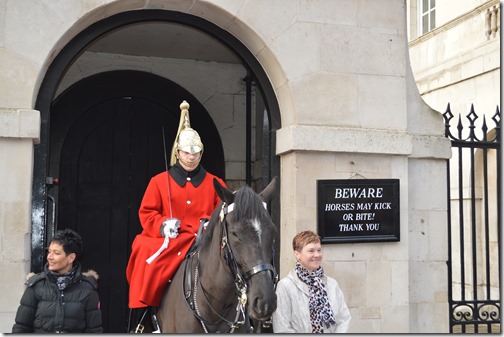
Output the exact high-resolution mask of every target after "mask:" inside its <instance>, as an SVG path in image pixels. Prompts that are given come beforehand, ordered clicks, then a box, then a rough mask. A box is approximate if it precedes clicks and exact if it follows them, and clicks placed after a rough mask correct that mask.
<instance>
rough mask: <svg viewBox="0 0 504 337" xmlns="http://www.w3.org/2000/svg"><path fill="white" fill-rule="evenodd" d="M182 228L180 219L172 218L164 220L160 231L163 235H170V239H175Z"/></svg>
mask: <svg viewBox="0 0 504 337" xmlns="http://www.w3.org/2000/svg"><path fill="white" fill-rule="evenodd" d="M179 228H180V220H179V219H177V218H170V219H166V220H165V221H163V224H162V225H161V228H160V232H161V236H162V237H169V238H170V239H175V238H176V237H177V236H178V230H179Z"/></svg>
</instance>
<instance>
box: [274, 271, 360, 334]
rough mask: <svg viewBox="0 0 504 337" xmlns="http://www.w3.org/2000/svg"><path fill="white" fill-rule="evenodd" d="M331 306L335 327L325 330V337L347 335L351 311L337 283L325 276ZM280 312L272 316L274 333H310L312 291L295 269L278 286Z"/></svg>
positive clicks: (277, 310)
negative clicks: (337, 334) (331, 334)
mask: <svg viewBox="0 0 504 337" xmlns="http://www.w3.org/2000/svg"><path fill="white" fill-rule="evenodd" d="M322 282H323V283H324V285H325V288H326V291H327V296H328V298H329V303H330V304H331V308H332V310H333V312H334V316H335V321H336V324H332V325H331V326H330V327H329V328H327V327H324V333H337V332H341V333H344V332H347V330H348V327H349V325H350V319H351V316H350V311H349V310H348V307H347V305H346V303H345V298H344V296H343V292H342V291H341V289H340V287H339V285H338V282H336V280H335V279H333V278H331V277H328V276H325V275H324V276H323V278H322ZM276 294H277V309H276V311H275V312H274V313H273V317H272V320H273V332H275V333H289V332H290V333H311V332H312V327H311V321H310V312H309V301H310V288H309V287H308V285H307V284H306V283H304V282H303V281H301V280H300V279H299V277H298V276H297V274H296V270H295V269H292V270H291V271H290V272H289V274H287V276H286V277H284V278H283V279H281V280H280V282H278V286H277V290H276Z"/></svg>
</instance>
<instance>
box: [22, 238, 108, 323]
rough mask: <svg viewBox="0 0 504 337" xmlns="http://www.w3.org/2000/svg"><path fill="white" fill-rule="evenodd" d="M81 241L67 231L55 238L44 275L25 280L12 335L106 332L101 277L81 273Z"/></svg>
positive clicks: (92, 272) (94, 273) (90, 273)
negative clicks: (98, 283)
mask: <svg viewBox="0 0 504 337" xmlns="http://www.w3.org/2000/svg"><path fill="white" fill-rule="evenodd" d="M81 251H82V239H81V237H80V235H79V234H77V233H76V232H74V231H72V230H70V229H65V230H62V231H58V232H57V233H56V235H54V237H53V239H52V241H51V244H50V246H49V252H48V254H47V263H46V265H45V266H44V271H43V272H42V273H39V274H36V275H34V276H32V277H30V278H29V279H28V281H26V283H25V284H26V286H27V288H26V290H25V292H24V294H23V297H21V304H20V306H19V308H18V310H17V313H16V323H15V324H14V326H13V327H12V332H13V333H26V332H35V333H62V332H66V333H77V332H87V333H90V332H103V327H102V315H101V310H100V300H99V297H98V291H97V280H98V274H97V273H96V272H94V271H92V270H91V271H89V272H87V273H81V266H80V264H79V263H78V262H77V261H76V258H77V257H78V256H80V254H81Z"/></svg>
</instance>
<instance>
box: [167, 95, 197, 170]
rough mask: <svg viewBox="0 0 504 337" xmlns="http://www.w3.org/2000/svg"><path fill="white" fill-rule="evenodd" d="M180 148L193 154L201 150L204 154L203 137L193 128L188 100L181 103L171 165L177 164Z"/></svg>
mask: <svg viewBox="0 0 504 337" xmlns="http://www.w3.org/2000/svg"><path fill="white" fill-rule="evenodd" d="M179 150H182V151H185V152H189V153H191V154H194V153H198V152H200V151H201V152H202V154H203V143H202V142H201V138H200V136H199V134H198V132H196V130H194V129H193V128H191V121H190V120H189V103H187V102H186V101H183V102H182V103H181V104H180V121H179V127H178V131H177V136H176V137H175V141H174V142H173V147H172V152H171V157H170V166H173V165H175V163H176V162H177V158H178V151H179ZM200 160H201V157H200ZM197 164H199V161H198V163H196V165H197ZM196 165H195V166H196Z"/></svg>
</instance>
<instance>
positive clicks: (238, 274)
mask: <svg viewBox="0 0 504 337" xmlns="http://www.w3.org/2000/svg"><path fill="white" fill-rule="evenodd" d="M263 206H264V208H265V209H267V204H266V203H265V202H263ZM233 210H234V203H232V204H230V205H226V203H225V202H223V203H222V207H221V210H220V213H219V220H220V223H221V225H222V237H221V246H220V248H221V250H223V251H224V259H225V260H226V262H227V264H228V267H229V269H230V271H231V273H232V274H233V275H234V279H235V281H234V284H235V287H236V289H237V291H238V293H239V294H240V296H239V297H238V303H237V306H236V317H235V319H234V321H229V320H227V319H226V318H224V317H223V316H222V315H220V314H219V313H217V312H216V311H215V309H214V308H213V307H212V306H211V305H210V302H209V301H208V298H207V293H206V291H205V289H204V288H203V285H202V284H201V282H200V283H199V284H200V287H201V290H202V293H203V295H204V298H205V300H206V302H207V305H208V306H209V308H210V309H211V310H212V312H213V313H214V314H216V315H217V316H218V317H219V320H218V321H217V322H209V321H207V320H206V319H204V318H203V317H202V316H201V314H200V312H199V308H198V304H197V302H196V290H197V285H198V267H199V262H200V260H199V251H200V247H197V248H196V249H195V250H193V251H192V252H191V253H190V254H189V255H188V257H187V261H186V265H185V271H184V282H183V292H184V294H185V298H186V302H187V304H188V305H189V308H190V310H191V311H192V313H193V314H194V316H195V317H196V318H197V319H198V320H199V321H200V323H201V325H202V327H203V329H204V330H205V332H206V333H208V329H207V325H218V324H220V323H221V322H223V321H224V322H226V323H227V324H228V325H229V327H230V330H229V331H228V332H230V333H232V332H234V330H235V329H236V328H238V327H239V326H240V325H242V324H244V323H247V326H248V324H249V319H248V312H247V309H246V304H247V287H248V285H247V281H248V280H249V279H250V278H251V277H252V276H254V275H255V274H258V273H261V272H263V271H269V272H271V276H272V279H273V287H274V288H275V289H276V284H277V282H278V274H277V272H276V269H275V267H274V265H273V264H270V263H261V264H258V265H257V266H254V267H252V268H251V269H250V270H248V271H246V272H242V271H241V270H240V268H239V267H238V264H237V263H236V259H235V257H234V254H233V251H232V249H231V246H230V244H229V239H228V230H227V221H226V215H227V214H229V213H230V212H232V211H233ZM198 236H199V235H198ZM272 250H273V256H272V263H274V260H275V247H274V245H273V247H272ZM195 257H196V266H195V270H194V282H191V279H192V277H191V272H192V269H193V268H192V264H193V259H194V258H195ZM240 315H241V316H242V319H241V320H240Z"/></svg>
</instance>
